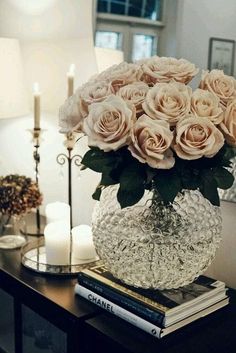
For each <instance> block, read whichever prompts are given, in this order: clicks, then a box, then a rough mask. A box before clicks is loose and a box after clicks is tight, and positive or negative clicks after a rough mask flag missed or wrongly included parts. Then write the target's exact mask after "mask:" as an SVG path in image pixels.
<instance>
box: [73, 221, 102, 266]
mask: <svg viewBox="0 0 236 353" xmlns="http://www.w3.org/2000/svg"><path fill="white" fill-rule="evenodd" d="M72 243H73V247H72V261H73V263H76V261H81V260H89V259H94V258H95V257H96V256H97V253H96V250H95V247H94V244H93V236H92V230H91V227H89V226H87V225H80V226H77V227H74V228H73V229H72Z"/></svg>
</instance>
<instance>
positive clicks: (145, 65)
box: [140, 56, 199, 85]
mask: <svg viewBox="0 0 236 353" xmlns="http://www.w3.org/2000/svg"><path fill="white" fill-rule="evenodd" d="M140 65H141V67H142V71H143V74H142V78H141V79H142V81H144V82H146V83H147V84H149V85H154V84H156V83H161V82H170V81H171V80H175V81H177V82H181V83H185V84H187V83H188V82H190V81H191V80H192V78H193V77H194V76H196V74H197V73H198V71H199V70H198V69H197V68H196V66H195V65H194V64H192V63H191V62H189V61H187V60H185V59H175V58H166V57H161V58H160V57H158V56H154V57H152V58H150V59H146V60H142V61H140Z"/></svg>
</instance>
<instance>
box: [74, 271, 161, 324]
mask: <svg viewBox="0 0 236 353" xmlns="http://www.w3.org/2000/svg"><path fill="white" fill-rule="evenodd" d="M78 282H79V284H81V285H82V286H84V287H86V288H88V289H90V290H92V291H93V292H95V293H97V294H100V295H101V296H102V297H104V298H106V299H108V300H111V301H112V302H113V303H115V304H117V305H119V306H121V307H123V308H124V309H126V310H129V311H131V312H132V313H133V314H136V315H138V316H141V317H142V318H143V319H145V320H147V321H150V322H151V323H153V324H155V325H158V326H162V325H163V323H164V315H163V314H162V313H159V312H157V311H153V310H152V309H149V308H148V307H147V306H145V305H142V304H140V303H138V302H137V301H134V300H133V299H131V298H128V297H127V296H125V295H122V294H120V293H118V292H116V291H115V290H114V289H110V288H109V287H108V286H106V285H104V284H102V283H100V282H98V281H97V280H95V279H90V278H88V277H87V276H85V275H83V274H82V273H80V274H79V276H78Z"/></svg>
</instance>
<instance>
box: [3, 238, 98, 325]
mask: <svg viewBox="0 0 236 353" xmlns="http://www.w3.org/2000/svg"><path fill="white" fill-rule="evenodd" d="M32 239H35V237H34V238H33V237H32ZM75 283H76V277H64V276H52V275H42V274H38V273H36V272H34V271H31V270H29V269H27V268H25V267H24V266H22V265H21V255H20V250H0V286H1V287H2V286H3V287H4V288H5V289H7V290H8V291H9V292H10V293H12V294H13V295H14V293H16V292H17V293H18V295H19V297H22V298H23V299H25V300H26V298H27V303H29V304H30V302H32V303H33V304H34V306H37V302H38V303H39V304H38V305H39V306H41V305H42V304H44V305H46V306H47V307H48V308H49V307H52V306H50V304H53V307H54V310H55V311H56V312H58V313H59V312H63V317H64V316H65V315H66V316H68V317H71V318H73V319H85V318H88V317H91V316H92V315H94V313H95V311H96V312H100V310H99V309H97V308H96V307H95V306H94V305H91V304H90V303H88V302H87V301H85V300H83V299H81V298H80V297H78V296H76V295H75V294H74V286H75Z"/></svg>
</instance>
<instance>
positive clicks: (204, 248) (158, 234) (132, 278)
mask: <svg viewBox="0 0 236 353" xmlns="http://www.w3.org/2000/svg"><path fill="white" fill-rule="evenodd" d="M117 190H118V186H116V185H115V186H109V187H107V188H105V189H104V190H103V192H102V195H101V199H100V202H98V203H97V204H96V206H95V209H94V212H93V237H94V244H95V247H96V250H97V253H98V255H99V256H100V258H101V259H102V260H103V261H104V263H105V265H106V267H107V268H108V270H109V271H110V272H111V273H112V274H113V275H114V276H115V277H116V278H118V279H120V280H122V281H123V282H125V283H126V284H129V285H131V286H136V287H142V288H158V289H171V288H178V287H181V286H184V285H186V284H188V283H191V282H192V281H194V279H195V278H196V277H198V276H199V275H200V274H203V273H204V272H205V270H206V269H207V267H208V266H209V265H210V263H211V261H212V260H213V258H214V256H215V252H216V249H217V248H218V246H219V243H220V241H221V228H222V220H221V213H220V208H219V207H216V206H213V205H212V204H211V203H210V202H209V201H208V200H207V199H205V198H204V197H203V196H202V194H201V193H200V192H199V191H197V190H196V191H192V190H185V191H183V193H179V194H178V195H177V196H176V198H175V200H174V202H173V203H172V204H171V205H169V206H165V205H164V204H163V202H162V201H161V200H160V198H159V196H158V194H157V193H156V192H148V191H147V192H145V195H144V197H143V198H142V199H141V200H140V201H139V202H138V203H137V204H136V205H134V206H131V207H127V208H124V209H121V208H120V205H119V203H118V201H117V198H116V194H117Z"/></svg>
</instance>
